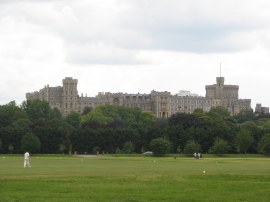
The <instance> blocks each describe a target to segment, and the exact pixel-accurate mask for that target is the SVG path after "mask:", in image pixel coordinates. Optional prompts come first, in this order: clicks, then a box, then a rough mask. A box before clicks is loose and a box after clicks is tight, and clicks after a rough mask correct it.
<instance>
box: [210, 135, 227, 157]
mask: <svg viewBox="0 0 270 202" xmlns="http://www.w3.org/2000/svg"><path fill="white" fill-rule="evenodd" d="M228 151H229V145H228V142H227V141H225V140H223V139H220V138H217V139H216V140H215V142H214V145H213V147H212V148H211V149H210V150H209V153H212V154H226V153H228Z"/></svg>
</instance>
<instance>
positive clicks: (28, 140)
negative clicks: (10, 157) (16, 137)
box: [21, 133, 40, 153]
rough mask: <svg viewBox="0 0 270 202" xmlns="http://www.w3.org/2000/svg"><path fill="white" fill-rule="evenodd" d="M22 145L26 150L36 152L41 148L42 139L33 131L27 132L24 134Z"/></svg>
mask: <svg viewBox="0 0 270 202" xmlns="http://www.w3.org/2000/svg"><path fill="white" fill-rule="evenodd" d="M21 145H22V146H21V147H22V150H23V151H24V152H25V151H29V152H31V153H35V152H38V151H39V149H40V140H39V138H38V137H37V136H35V135H34V134H33V133H27V134H25V135H24V136H23V138H22V141H21Z"/></svg>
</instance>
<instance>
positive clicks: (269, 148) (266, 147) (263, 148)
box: [258, 133, 270, 155]
mask: <svg viewBox="0 0 270 202" xmlns="http://www.w3.org/2000/svg"><path fill="white" fill-rule="evenodd" d="M258 146H259V151H260V152H261V153H262V154H267V155H270V133H268V134H266V135H264V136H263V137H262V139H261V141H260V142H259V145H258Z"/></svg>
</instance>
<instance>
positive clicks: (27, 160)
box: [23, 152, 31, 168]
mask: <svg viewBox="0 0 270 202" xmlns="http://www.w3.org/2000/svg"><path fill="white" fill-rule="evenodd" d="M23 166H24V167H25V168H26V167H31V166H30V154H29V152H25V153H24V164H23Z"/></svg>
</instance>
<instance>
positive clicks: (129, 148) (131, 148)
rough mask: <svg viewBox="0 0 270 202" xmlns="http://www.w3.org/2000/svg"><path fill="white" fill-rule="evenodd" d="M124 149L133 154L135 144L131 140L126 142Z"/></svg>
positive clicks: (125, 151)
mask: <svg viewBox="0 0 270 202" xmlns="http://www.w3.org/2000/svg"><path fill="white" fill-rule="evenodd" d="M122 151H123V152H124V153H126V154H132V153H134V151H135V147H134V144H133V143H132V142H131V141H129V142H126V143H125V144H124V147H123V149H122Z"/></svg>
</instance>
